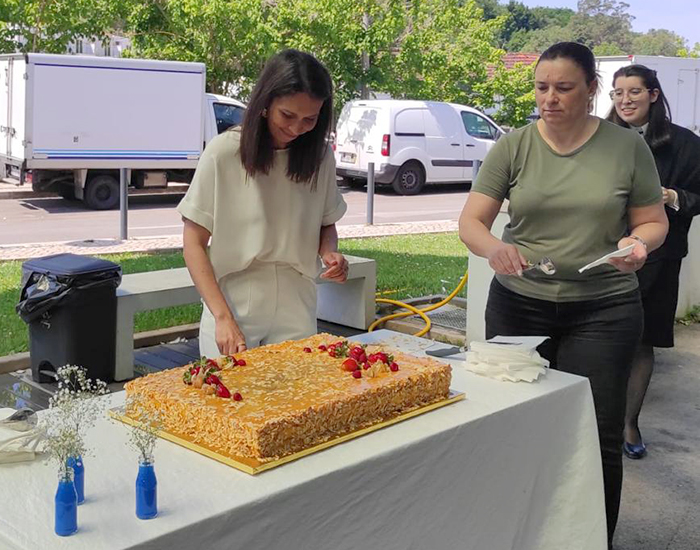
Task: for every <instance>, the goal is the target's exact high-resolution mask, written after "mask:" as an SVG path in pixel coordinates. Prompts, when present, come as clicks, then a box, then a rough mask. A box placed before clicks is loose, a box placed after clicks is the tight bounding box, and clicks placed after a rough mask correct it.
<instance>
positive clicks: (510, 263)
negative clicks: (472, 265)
mask: <svg viewBox="0 0 700 550" xmlns="http://www.w3.org/2000/svg"><path fill="white" fill-rule="evenodd" d="M486 258H487V259H488V261H489V265H490V266H491V269H493V270H494V271H495V272H496V273H498V274H499V275H517V276H518V277H520V276H521V275H522V274H523V269H524V268H526V267H527V266H528V264H527V260H526V259H525V258H524V257H523V255H522V254H521V253H520V251H519V250H518V249H517V248H515V246H513V245H512V244H506V243H504V242H502V241H499V244H497V245H496V246H494V247H493V249H492V250H491V251H490V252H489V253H488V254H487V256H486Z"/></svg>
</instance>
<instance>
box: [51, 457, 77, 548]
mask: <svg viewBox="0 0 700 550" xmlns="http://www.w3.org/2000/svg"><path fill="white" fill-rule="evenodd" d="M54 505H55V518H54V531H55V532H56V534H57V535H60V536H61V537H67V536H69V535H72V534H73V533H75V532H76V531H77V530H78V495H77V494H76V492H75V484H74V483H73V469H72V468H66V469H65V471H63V472H60V473H59V477H58V489H56V497H55V498H54Z"/></svg>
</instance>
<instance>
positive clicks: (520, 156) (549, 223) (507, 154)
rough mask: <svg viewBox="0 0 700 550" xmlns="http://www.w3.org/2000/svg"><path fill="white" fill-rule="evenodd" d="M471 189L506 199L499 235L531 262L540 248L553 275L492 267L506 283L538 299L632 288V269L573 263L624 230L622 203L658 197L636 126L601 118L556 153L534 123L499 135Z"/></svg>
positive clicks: (601, 250) (599, 251)
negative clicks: (578, 141)
mask: <svg viewBox="0 0 700 550" xmlns="http://www.w3.org/2000/svg"><path fill="white" fill-rule="evenodd" d="M472 191H473V192H476V193H483V194H484V195H488V196H489V197H491V198H493V199H496V200H498V201H502V200H504V199H509V204H508V213H509V214H510V222H509V223H508V225H507V226H506V227H505V229H504V231H503V241H504V242H506V243H511V244H514V245H515V246H516V247H517V248H518V250H520V252H521V253H522V254H523V256H525V258H526V259H527V260H529V261H531V262H533V263H535V262H537V261H538V260H540V259H541V258H542V257H544V256H546V257H548V258H550V259H551V260H552V261H553V262H554V265H555V266H556V268H557V272H556V274H555V275H545V274H544V273H542V272H541V271H539V270H531V271H527V272H525V273H523V276H522V277H514V276H508V275H503V276H501V275H497V279H498V282H500V283H501V284H502V285H503V286H505V287H506V288H508V289H510V290H512V291H513V292H517V293H518V294H522V295H524V296H529V297H531V298H539V299H542V300H550V301H554V302H571V301H580V300H590V299H596V298H602V297H605V296H613V295H615V294H622V293H624V292H628V291H632V290H634V289H635V288H637V286H638V284H637V277H636V276H635V274H634V273H622V272H620V271H618V270H617V269H615V268H614V267H613V266H611V265H603V266H600V267H596V268H594V269H591V270H588V271H584V272H583V273H579V272H578V269H579V268H580V267H583V266H584V265H586V264H587V263H589V262H592V261H593V260H595V259H597V258H600V257H601V256H603V255H604V254H607V253H608V252H612V251H613V250H617V242H618V241H619V240H620V239H621V238H622V237H624V236H625V235H626V234H627V233H628V231H629V227H628V218H627V213H628V209H629V208H630V207H641V206H648V205H651V204H654V203H657V202H660V201H661V184H660V182H659V176H658V174H657V172H656V164H655V162H654V157H653V156H652V154H651V151H650V150H649V147H648V146H647V144H646V143H645V142H644V140H643V139H642V138H641V137H640V136H639V135H638V134H637V133H636V132H630V131H629V130H628V129H627V128H622V127H621V126H617V125H615V124H612V123H610V122H607V121H604V120H601V121H600V126H599V127H598V129H597V130H596V132H595V134H593V136H592V137H591V138H590V139H589V140H588V141H587V142H586V143H584V144H583V145H582V146H581V147H579V148H578V149H576V150H575V151H572V152H571V153H568V154H566V155H561V154H559V153H556V152H555V151H554V150H553V149H552V148H551V147H549V145H548V144H547V143H546V142H545V141H544V139H542V136H541V135H540V133H539V130H538V129H537V125H536V124H530V125H528V126H526V127H524V128H520V129H518V130H515V131H514V132H512V133H510V134H507V135H505V136H503V137H502V138H501V139H500V140H498V142H497V143H496V144H495V145H494V147H493V149H492V150H491V151H490V152H489V154H488V155H487V157H486V159H485V160H484V164H483V166H482V168H481V170H480V171H479V175H478V177H477V181H476V183H475V184H474V186H473V188H472Z"/></svg>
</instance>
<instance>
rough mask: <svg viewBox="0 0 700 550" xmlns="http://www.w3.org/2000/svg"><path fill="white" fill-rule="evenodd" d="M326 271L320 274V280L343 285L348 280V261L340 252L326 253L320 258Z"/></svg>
mask: <svg viewBox="0 0 700 550" xmlns="http://www.w3.org/2000/svg"><path fill="white" fill-rule="evenodd" d="M321 260H322V261H323V265H325V266H326V270H325V271H324V272H323V273H321V279H326V280H328V281H333V282H334V283H344V282H345V281H346V280H347V278H348V261H347V260H346V259H345V256H343V255H342V254H341V253H340V252H326V253H325V254H323V255H322V256H321Z"/></svg>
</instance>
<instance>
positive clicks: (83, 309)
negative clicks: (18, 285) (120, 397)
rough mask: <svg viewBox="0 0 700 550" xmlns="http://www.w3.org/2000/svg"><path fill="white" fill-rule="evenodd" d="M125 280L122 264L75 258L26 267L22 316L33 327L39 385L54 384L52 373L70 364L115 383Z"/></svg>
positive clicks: (40, 261) (32, 352) (31, 349)
mask: <svg viewBox="0 0 700 550" xmlns="http://www.w3.org/2000/svg"><path fill="white" fill-rule="evenodd" d="M121 277H122V274H121V267H120V266H119V265H118V264H115V263H113V262H109V261H107V260H100V259H98V258H91V257H89V256H77V255H75V254H56V255H54V256H46V257H43V258H36V259H33V260H28V261H26V262H24V264H22V293H21V295H20V302H19V303H18V304H17V313H19V315H20V317H22V320H23V321H24V322H25V323H27V325H29V355H30V357H31V364H32V378H33V379H34V380H35V381H36V382H49V381H51V380H53V379H54V377H53V376H51V374H50V372H51V371H54V372H55V371H56V369H57V368H60V367H62V366H64V365H79V366H82V367H85V368H86V369H87V371H88V377H90V378H99V379H100V380H104V381H106V382H107V381H111V380H113V379H114V364H115V338H116V326H117V293H116V289H117V287H118V286H119V283H120V282H121ZM45 372H48V373H49V374H45Z"/></svg>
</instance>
